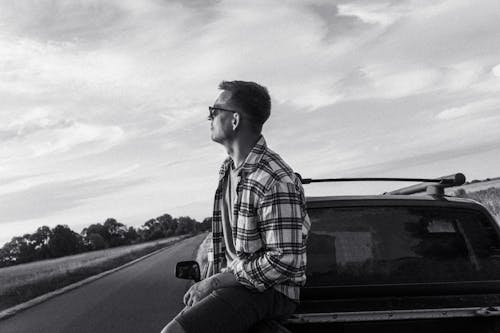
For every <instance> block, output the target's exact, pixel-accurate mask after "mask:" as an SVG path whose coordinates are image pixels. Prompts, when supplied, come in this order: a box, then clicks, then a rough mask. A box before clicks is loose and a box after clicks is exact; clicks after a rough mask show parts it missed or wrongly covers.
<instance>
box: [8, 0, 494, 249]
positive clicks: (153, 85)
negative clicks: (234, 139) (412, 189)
mask: <svg viewBox="0 0 500 333" xmlns="http://www.w3.org/2000/svg"><path fill="white" fill-rule="evenodd" d="M498 22H500V3H498V2H497V1H481V2H480V3H478V2H473V1H463V0H455V1H418V2H417V1H410V0H403V1H392V0H389V1H378V0H376V1H370V2H369V3H366V2H362V1H322V0H317V1H312V0H311V1H290V2H287V4H286V6H284V5H283V4H282V2H278V1H255V2H251V3H248V2H244V1H230V2H229V1H208V2H205V1H159V0H147V1H142V2H140V3H137V2H135V1H132V0H126V1H118V0H113V1H98V0H92V1H72V2H67V1H62V0H56V1H51V2H50V3H45V2H38V1H24V2H22V3H19V2H3V3H0V26H1V27H2V32H0V97H1V100H2V107H0V119H1V121H0V138H1V140H2V145H1V146H0V147H1V148H0V162H1V163H0V184H1V185H2V186H1V187H0V213H1V214H0V244H2V245H3V244H4V243H5V242H8V241H9V240H10V239H11V238H12V237H13V236H22V235H23V234H25V233H33V232H34V231H36V229H37V228H38V227H40V226H42V225H47V226H49V227H51V228H52V227H54V226H55V225H57V224H66V225H68V226H69V227H70V228H71V229H72V230H74V231H76V232H80V231H81V229H82V228H83V227H85V226H88V225H90V224H93V223H102V222H104V221H105V220H106V218H109V217H113V218H115V219H116V220H117V221H119V222H121V223H124V224H126V225H127V226H134V227H138V226H140V225H142V224H143V223H144V222H146V221H147V220H148V219H150V218H154V217H157V216H160V215H163V214H170V215H172V216H173V217H180V216H190V217H192V218H195V219H196V220H198V221H200V222H201V221H202V220H203V218H205V217H210V216H211V209H212V200H213V195H214V191H215V187H216V185H217V173H218V170H219V167H220V164H221V163H222V161H223V160H224V159H225V157H226V152H225V151H224V148H223V147H222V146H221V145H218V144H216V143H214V142H211V140H210V136H209V122H208V121H207V116H208V111H207V107H208V106H209V105H211V104H212V103H213V101H214V100H215V98H216V97H217V95H218V93H219V90H218V89H217V86H218V83H219V82H220V81H222V80H238V79H240V80H249V81H255V82H257V83H259V84H262V85H264V86H266V87H267V88H268V90H269V92H270V94H271V98H272V112H271V117H270V119H269V120H268V122H267V123H266V124H265V126H264V129H263V135H264V137H265V138H266V141H267V143H268V145H269V147H270V148H271V149H273V150H274V151H276V152H277V153H278V154H280V155H281V156H282V157H283V158H284V160H285V161H286V162H287V163H288V164H289V165H290V166H292V168H293V169H294V171H296V172H299V173H300V174H301V175H302V176H303V177H304V178H333V177H336V178H337V177H419V178H436V177H440V176H443V175H448V174H452V173H456V172H463V173H464V174H465V175H466V176H467V180H468V181H470V180H473V179H486V178H496V177H498V176H500V175H499V173H498V171H497V170H498V166H499V165H500V131H499V130H498V127H499V126H498V125H500V114H498V112H497V111H498V109H499V108H500V97H498V93H499V92H500V56H499V54H500V44H499V43H498V36H499V34H500V24H499V23H498ZM393 187H394V186H393V185H391V184H378V183H377V184H373V183H362V184H354V185H352V184H351V185H349V184H336V185H332V184H328V185H317V184H312V185H307V186H304V188H305V191H306V195H308V196H318V195H326V194H330V195H335V194H358V193H359V194H369V193H382V192H385V191H387V190H390V189H391V188H393Z"/></svg>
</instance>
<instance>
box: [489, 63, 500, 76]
mask: <svg viewBox="0 0 500 333" xmlns="http://www.w3.org/2000/svg"><path fill="white" fill-rule="evenodd" d="M491 72H492V73H493V75H495V76H497V77H500V64H498V65H496V66H495V67H493V68H492V69H491Z"/></svg>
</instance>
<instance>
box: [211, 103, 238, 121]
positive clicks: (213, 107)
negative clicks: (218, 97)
mask: <svg viewBox="0 0 500 333" xmlns="http://www.w3.org/2000/svg"><path fill="white" fill-rule="evenodd" d="M216 111H226V112H232V113H237V112H238V111H234V110H228V109H224V108H218V107H215V106H209V107H208V120H212V119H214V118H215V116H216V115H217V112H216Z"/></svg>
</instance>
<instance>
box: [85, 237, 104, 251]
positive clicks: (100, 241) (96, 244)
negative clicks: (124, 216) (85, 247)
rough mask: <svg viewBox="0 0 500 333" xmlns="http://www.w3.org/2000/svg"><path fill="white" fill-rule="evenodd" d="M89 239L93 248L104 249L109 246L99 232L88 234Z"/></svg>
mask: <svg viewBox="0 0 500 333" xmlns="http://www.w3.org/2000/svg"><path fill="white" fill-rule="evenodd" d="M88 241H89V243H90V247H91V249H92V250H102V249H105V248H106V247H107V246H108V244H107V243H106V241H105V240H104V238H103V237H102V236H101V235H99V234H90V235H88Z"/></svg>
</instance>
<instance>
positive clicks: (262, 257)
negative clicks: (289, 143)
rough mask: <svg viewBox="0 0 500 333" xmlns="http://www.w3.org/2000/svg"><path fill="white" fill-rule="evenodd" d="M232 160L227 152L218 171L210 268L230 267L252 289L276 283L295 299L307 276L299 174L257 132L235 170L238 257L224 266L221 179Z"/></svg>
mask: <svg viewBox="0 0 500 333" xmlns="http://www.w3.org/2000/svg"><path fill="white" fill-rule="evenodd" d="M232 163H233V161H232V159H231V158H230V157H228V158H227V159H226V160H225V161H224V163H223V164H222V167H221V169H220V172H219V185H218V187H217V190H216V192H215V201H214V212H213V219H212V242H211V244H210V246H209V249H208V260H209V263H210V266H209V267H211V268H212V269H211V272H208V273H209V275H212V274H215V273H218V272H221V271H225V270H227V271H231V272H233V274H234V275H235V277H236V279H237V280H238V281H239V282H240V283H241V284H242V285H244V286H246V287H248V288H250V289H255V290H258V291H264V290H266V289H268V288H275V289H276V290H277V291H279V292H281V293H283V294H285V295H286V296H288V297H289V298H290V299H292V300H294V301H297V302H298V301H299V296H300V286H303V285H304V284H305V281H306V275H305V269H306V240H307V234H308V232H309V228H310V226H311V222H310V220H309V216H308V215H307V212H306V207H305V196H304V190H303V188H302V184H301V182H300V179H299V178H298V177H297V176H296V175H295V174H294V172H293V170H292V169H291V168H290V167H289V166H288V165H287V164H286V163H285V162H284V161H283V160H282V159H281V157H280V156H279V155H278V154H276V153H275V152H273V151H272V150H270V149H269V148H267V145H266V141H265V140H264V137H262V136H261V137H260V139H259V141H258V142H257V143H256V145H255V146H254V147H253V149H252V150H251V151H250V153H249V155H248V156H247V158H246V160H245V163H244V164H243V166H242V167H241V168H240V169H239V173H238V177H237V180H238V183H237V187H236V193H237V198H235V202H234V209H233V219H232V221H231V228H232V237H233V242H234V245H235V249H236V255H237V258H235V259H234V260H233V262H232V263H231V264H230V266H229V267H227V268H224V266H225V262H226V260H225V259H226V258H225V244H224V238H223V234H222V233H223V231H222V214H221V210H222V209H223V208H222V207H223V192H224V179H225V177H226V175H227V173H228V171H229V168H230V166H231V164H232Z"/></svg>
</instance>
